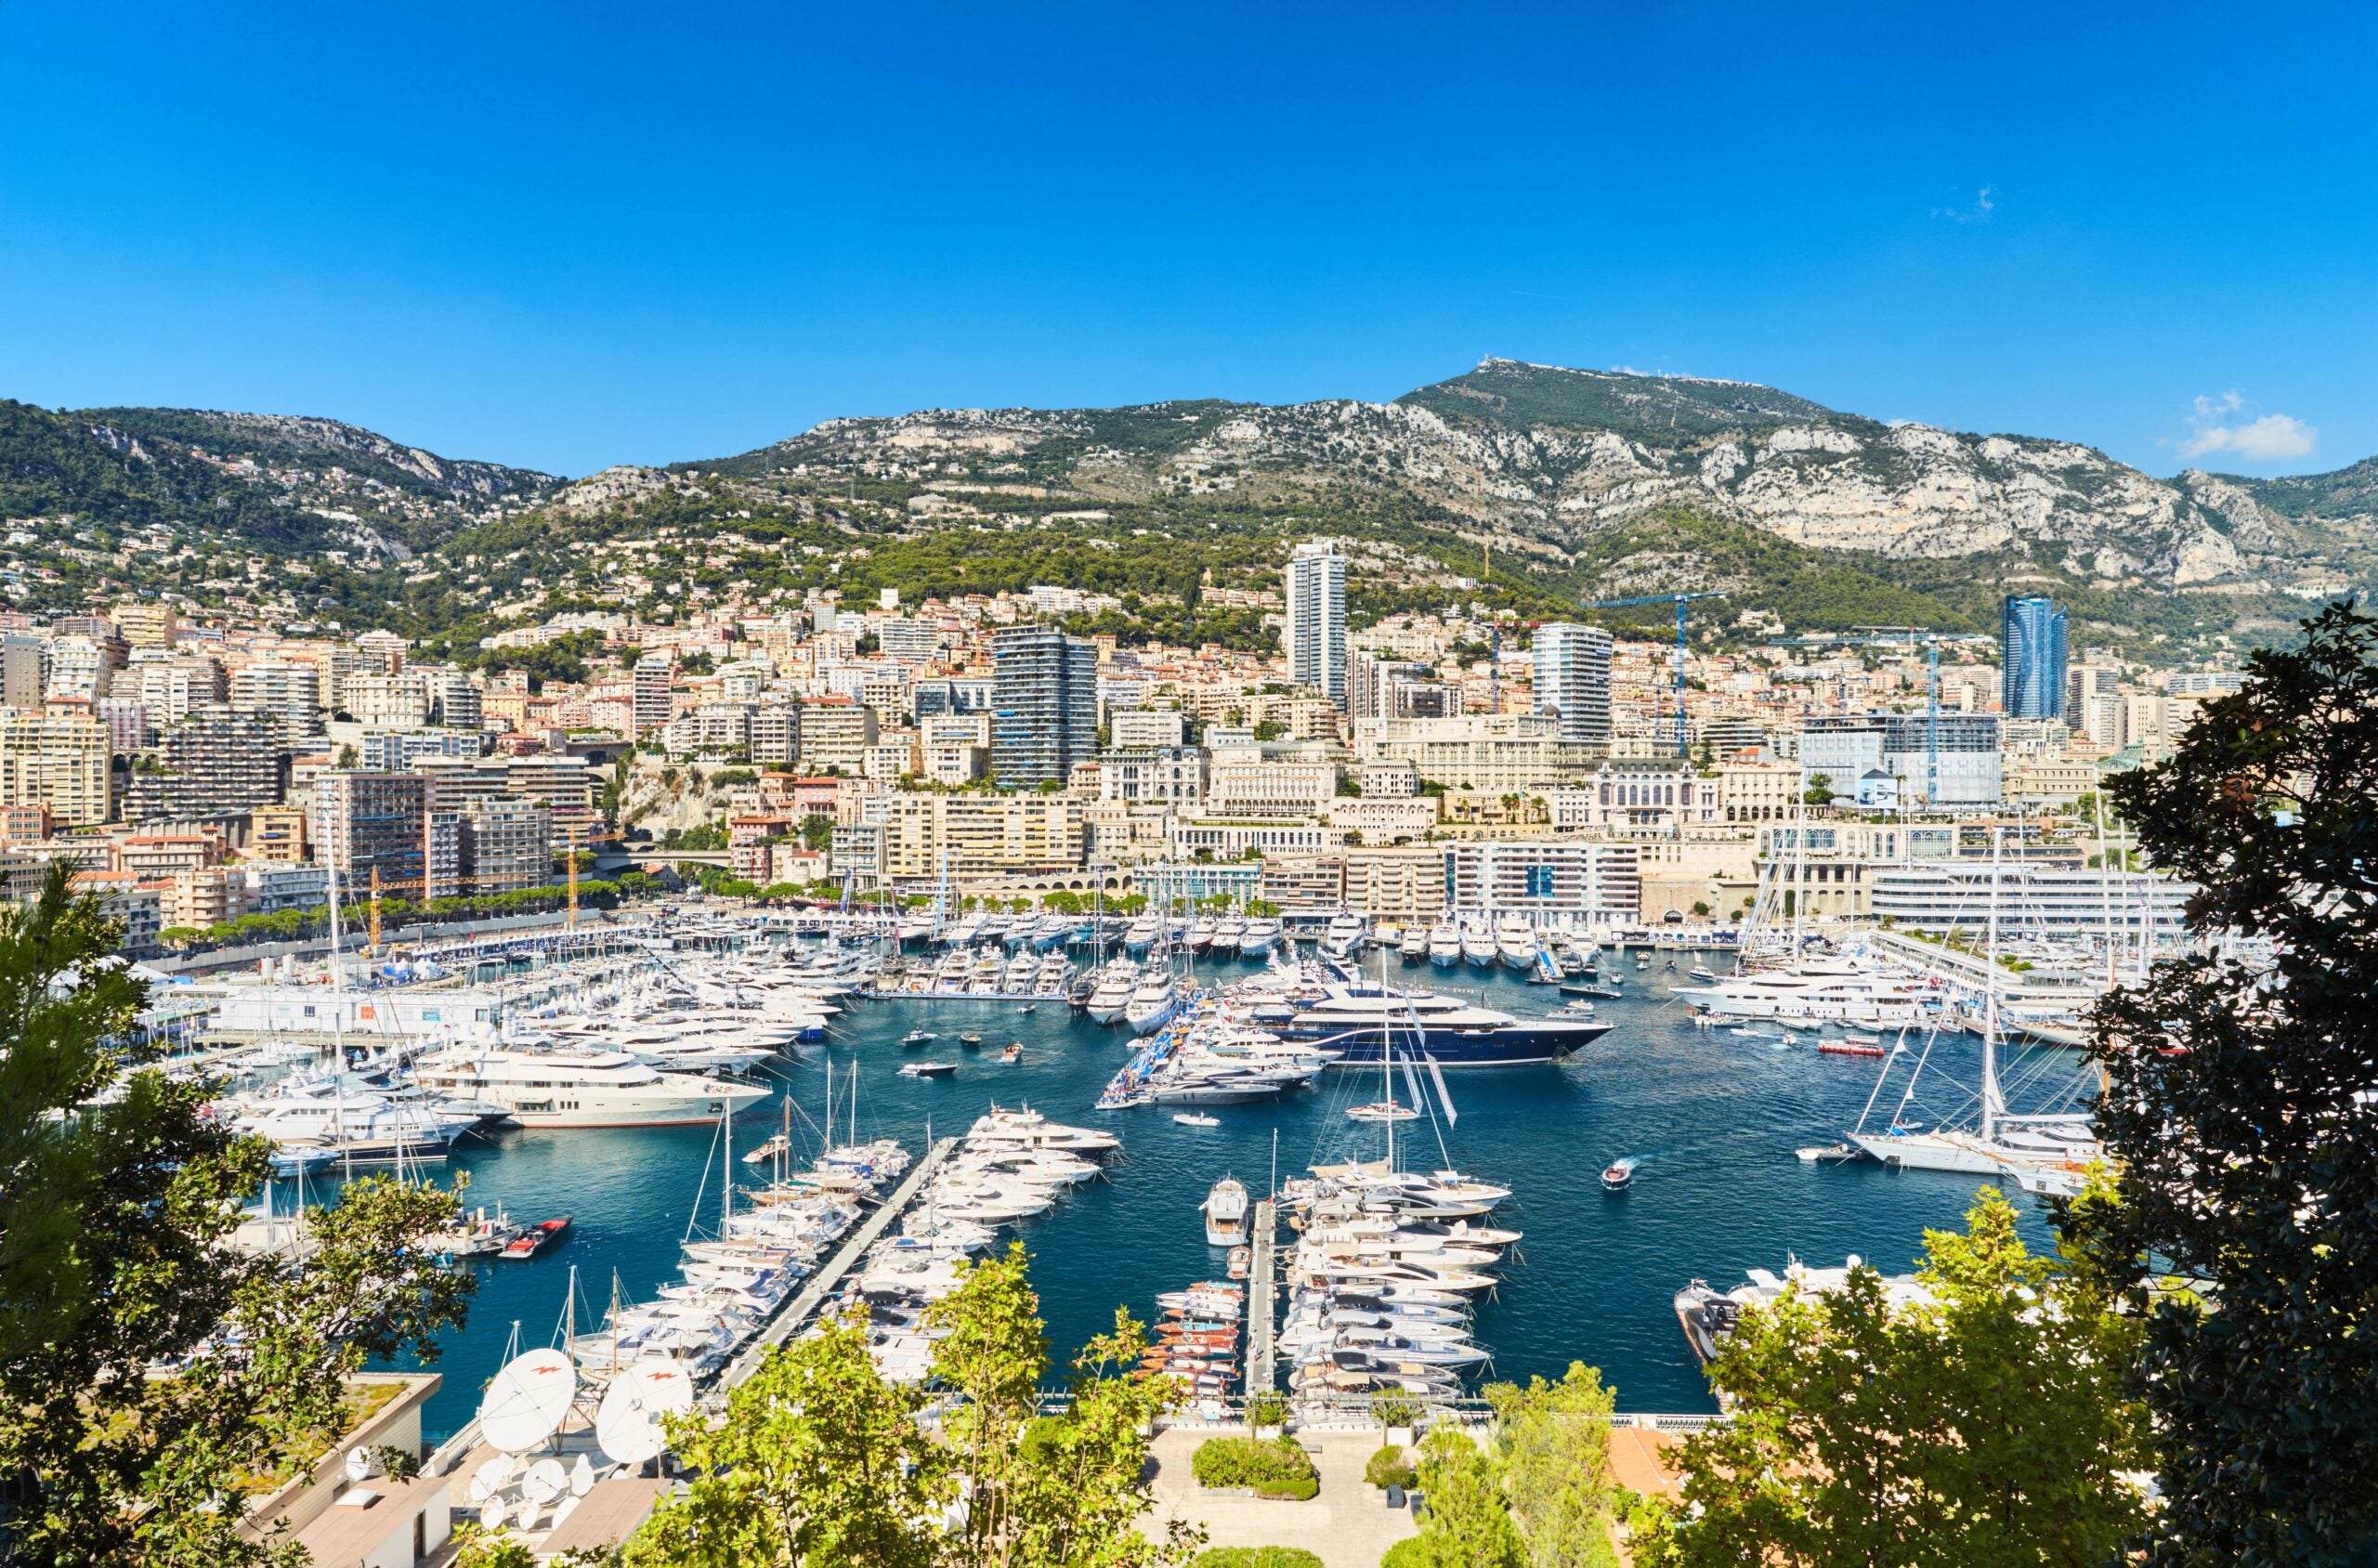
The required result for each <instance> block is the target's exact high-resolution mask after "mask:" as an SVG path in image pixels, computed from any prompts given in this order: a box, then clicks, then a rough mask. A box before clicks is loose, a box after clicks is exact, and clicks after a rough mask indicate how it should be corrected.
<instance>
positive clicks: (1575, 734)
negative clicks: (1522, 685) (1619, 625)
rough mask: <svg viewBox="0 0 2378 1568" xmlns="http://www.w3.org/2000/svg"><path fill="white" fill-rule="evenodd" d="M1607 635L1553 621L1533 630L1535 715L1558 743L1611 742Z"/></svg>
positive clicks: (1609, 644)
mask: <svg viewBox="0 0 2378 1568" xmlns="http://www.w3.org/2000/svg"><path fill="white" fill-rule="evenodd" d="M1610 654H1611V639H1610V634H1609V633H1607V632H1605V631H1603V630H1602V629H1601V627H1599V626H1579V625H1576V624H1574V623H1572V622H1569V621H1554V622H1552V623H1551V624H1549V625H1545V626H1539V627H1537V628H1536V629H1535V711H1536V712H1539V713H1543V714H1546V715H1548V716H1549V717H1550V718H1552V719H1553V721H1554V722H1555V725H1556V726H1557V729H1556V733H1558V734H1559V735H1560V737H1561V739H1563V740H1597V741H1606V740H1608V739H1609V738H1610Z"/></svg>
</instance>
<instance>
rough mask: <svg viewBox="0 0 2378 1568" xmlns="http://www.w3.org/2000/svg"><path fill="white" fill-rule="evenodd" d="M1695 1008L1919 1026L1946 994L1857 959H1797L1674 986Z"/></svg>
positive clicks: (1936, 1010) (1676, 993) (1880, 1025)
mask: <svg viewBox="0 0 2378 1568" xmlns="http://www.w3.org/2000/svg"><path fill="white" fill-rule="evenodd" d="M1669 994H1670V995H1673V996H1679V997H1682V998H1683V999H1684V1000H1685V1004H1686V1005H1687V1006H1688V1007H1690V1008H1692V1009H1693V1010H1694V1011H1696V1012H1703V1013H1711V1014H1714V1015H1716V1016H1718V1017H1721V1018H1769V1019H1776V1020H1783V1021H1789V1020H1794V1019H1806V1020H1810V1021H1835V1020H1837V1021H1840V1022H1843V1023H1849V1024H1863V1025H1866V1026H1868V1027H1870V1028H1882V1029H1895V1028H1908V1027H1912V1026H1919V1025H1922V1024H1924V1023H1925V1022H1927V1020H1928V1019H1929V1018H1931V1017H1933V1016H1935V1015H1937V1014H1938V1013H1940V1010H1941V1008H1942V1006H1943V1004H1944V1002H1945V1000H1946V994H1945V992H1944V991H1943V990H1942V989H1941V987H1939V986H1938V985H1937V984H1935V983H1933V982H1930V981H1925V980H1913V979H1906V978H1901V977H1895V976H1892V975H1888V974H1885V973H1881V972H1879V971H1877V970H1874V969H1871V968H1869V967H1867V966H1866V965H1864V964H1858V963H1838V962H1835V963H1817V962H1810V963H1797V964H1793V965H1791V966H1790V967H1788V968H1784V969H1769V970H1760V971H1757V972H1755V973H1748V974H1734V975H1729V976H1727V977H1726V978H1724V979H1722V980H1718V981H1717V982H1716V983H1714V984H1712V985H1707V986H1702V987H1691V986H1677V987H1670V993H1669Z"/></svg>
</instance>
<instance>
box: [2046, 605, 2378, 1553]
mask: <svg viewBox="0 0 2378 1568" xmlns="http://www.w3.org/2000/svg"><path fill="white" fill-rule="evenodd" d="M2304 624H2305V628H2306V638H2305V640H2304V642H2303V644H2302V645H2301V646H2300V647H2296V648H2294V649H2292V650H2287V651H2264V652H2258V653H2256V654H2255V655H2254V657H2253V659H2252V660H2251V661H2250V664H2249V670H2248V679H2247V681H2246V683H2245V686H2244V688H2243V689H2242V690H2241V691H2239V692H2238V693H2237V694H2235V695H2233V696H2230V697H2225V698H2222V699H2219V700H2217V701H2215V702H2211V703H2208V704H2206V706H2205V708H2204V711H2203V713H2202V716H2201V717H2200V718H2199V720H2198V722H2197V723H2196V725H2194V726H2192V727H2191V728H2190V729H2189V732H2188V734H2187V735H2186V736H2185V737H2184V738H2182V740H2181V742H2180V744H2179V746H2178V749H2177V750H2176V751H2175V752H2174V754H2173V755H2172V757H2171V758H2170V759H2169V760H2168V761H2166V762H2164V763H2162V764H2158V765H2156V766H2153V767H2149V768H2144V769H2140V770H2138V771H2136V772H2133V773H2128V774H2124V775H2121V776H2119V777H2115V778H2113V779H2112V780H2110V782H2109V784H2108V786H2107V789H2108V791H2109V792H2110V796H2111V798H2112V800H2113V802H2114V804H2116V805H2117V806H2118V807H2119V808H2120V811H2121V815H2122V816H2123V818H2124V819H2125V820H2126V821H2128V822H2130V823H2132V824H2134V825H2135V826H2136V830H2137V839H2138V843H2139V844H2140V846H2141V847H2142V848H2143V849H2144V851H2145V852H2146V854H2147V856H2148V857H2149V859H2151V860H2152V861H2153V862H2154V863H2155V864H2157V865H2158V866H2161V867H2162V868H2165V869H2168V870H2170V871H2171V872H2172V873H2173V874H2175V875H2176V876H2179V877H2182V878H2185V879H2186V880H2187V881H2189V882H2191V883H2193V884H2194V885H2195V887H2196V890H2197V891H2196V893H2195V894H2194V895H2193V896H2192V898H2191V900H2190V902H2189V915H2188V919H2189V927H2190V929H2191V931H2193V932H2196V933H2199V934H2203V935H2205V936H2216V935H2229V934H2239V935H2244V936H2248V937H2257V938H2263V939H2266V940H2267V944H2268V950H2267V954H2258V953H2254V952H2249V951H2244V950H2240V949H2239V948H2238V947H2236V946H2235V945H2234V944H2230V945H2224V946H2218V947H2216V946H2215V945H2214V944H2212V943H2202V944H2199V945H2198V946H2197V947H2195V948H2194V949H2193V950H2191V951H2190V952H2189V953H2187V954H2185V955H2183V956H2180V957H2177V958H2174V959H2171V960H2166V961H2164V962H2162V963H2160V964H2158V965H2157V966H2156V967H2155V970H2154V971H2153V973H2151V974H2150V975H2149V978H2148V980H2147V983H2146V984H2144V985H2143V986H2140V987H2136V988H2135V989H2129V990H2123V991H2117V992H2114V993H2113V994H2111V995H2110V996H2109V997H2108V998H2107V999H2106V1000H2104V1001H2103V1002H2102V1003H2101V1004H2100V1005H2099V1008H2098V1012H2097V1039H2096V1043H2095V1046H2094V1048H2093V1049H2094V1054H2095V1055H2096V1058H2097V1062H2098V1063H2099V1065H2101V1066H2103V1068H2104V1069H2105V1072H2106V1075H2107V1079H2108V1090H2107V1093H2106V1095H2105V1099H2104V1104H2102V1106H2101V1107H2100V1109H2099V1111H2098V1117H2097V1121H2098V1128H2099V1131H2100V1133H2101V1134H2102V1136H2103V1137H2104V1139H2105V1143H2106V1149H2107V1152H2108V1154H2109V1155H2110V1156H2112V1157H2113V1158H2114V1159H2115V1160H2116V1161H2117V1162H2118V1164H2119V1166H2120V1169H2121V1171H2122V1181H2121V1197H2122V1201H2121V1202H2120V1203H2119V1204H2112V1205H2109V1204H2097V1205H2094V1206H2086V1207H2082V1208H2078V1209H2075V1210H2074V1211H2073V1212H2071V1213H2070V1214H2068V1215H2067V1216H2066V1218H2065V1224H2066V1227H2067V1229H2068V1231H2069V1232H2070V1233H2071V1235H2073V1236H2074V1237H2075V1238H2076V1240H2077V1241H2078V1242H2080V1243H2082V1244H2084V1245H2087V1246H2090V1247H2092V1248H2096V1249H2097V1251H2099V1252H2100V1253H2101V1254H2102V1255H2103V1256H2104V1257H2105V1258H2106V1259H2107V1260H2108V1266H2109V1267H2110V1268H2111V1269H2113V1270H2114V1271H2116V1273H2117V1274H2119V1275H2120V1276H2121V1277H2122V1278H2123V1280H2124V1283H2125V1284H2126V1285H2128V1286H2129V1287H2130V1289H2131V1291H2132V1294H2133V1296H2134V1299H2135V1300H2137V1301H2138V1302H2139V1303H2140V1304H2141V1307H2142V1310H2143V1311H2144V1312H2145V1313H2146V1318H2147V1333H2146V1339H2145V1345H2144V1348H2143V1350H2142V1352H2141V1353H2142V1361H2141V1379H2142V1380H2141V1387H2142V1389H2143V1391H2144V1392H2145V1396H2146V1398H2147V1400H2148V1402H2149V1405H2150V1406H2151V1408H2152V1410H2153V1413H2154V1417H2155V1421H2156V1424H2157V1427H2158V1429H2159V1431H2160V1433H2161V1435H2162V1454H2161V1473H2162V1488H2163V1492H2164V1496H2165V1506H2164V1507H2163V1509H2162V1510H2161V1511H2160V1512H2159V1514H2158V1516H2157V1520H2156V1536H2157V1538H2156V1541H2155V1547H2156V1553H2155V1555H2156V1560H2157V1561H2166V1562H2175V1563H2188V1564H2196V1563H2207V1564H2210V1563H2216V1562H2217V1563H2223V1564H2228V1563H2280V1562H2285V1563H2291V1564H2314V1565H2317V1564H2325V1563H2342V1562H2366V1561H2370V1560H2371V1556H2372V1554H2373V1553H2378V1398H2372V1397H2371V1394H2370V1392H2369V1391H2370V1390H2371V1389H2372V1388H2373V1387H2378V1333H2373V1332H2372V1326H2373V1324H2378V1117H2373V1115H2372V1109H2371V1104H2372V1102H2371V1093H2372V1091H2373V1090H2378V1065H2373V1064H2378V1009H2372V1008H2371V1005H2370V1002H2371V997H2372V996H2373V995H2378V621H2373V620H2372V619H2371V617H2369V616H2366V615H2362V614H2360V613H2358V612H2357V611H2355V610H2354V609H2352V608H2350V607H2348V606H2345V605H2343V604H2337V605H2332V606H2330V607H2329V608H2327V609H2325V610H2323V611H2322V612H2321V613H2320V614H2319V615H2318V616H2316V617H2314V618H2312V619H2311V620H2308V621H2306V622H2305V623H2304ZM2149 1258H2153V1259H2157V1260H2161V1261H2162V1266H2164V1267H2168V1268H2169V1269H2171V1270H2173V1271H2175V1272H2176V1273H2177V1274H2181V1275H2185V1276H2189V1277H2190V1278H2192V1279H2195V1280H2199V1281H2202V1289H2201V1290H2197V1291H2166V1292H2162V1293H2160V1294H2158V1295H2155V1296H2153V1297H2151V1298H2150V1297H2149V1296H2148V1295H2147V1293H2146V1289H2145V1284H2146V1279H2145V1275H2146V1269H2147V1266H2148V1260H2149ZM2348 1391H2353V1392H2348Z"/></svg>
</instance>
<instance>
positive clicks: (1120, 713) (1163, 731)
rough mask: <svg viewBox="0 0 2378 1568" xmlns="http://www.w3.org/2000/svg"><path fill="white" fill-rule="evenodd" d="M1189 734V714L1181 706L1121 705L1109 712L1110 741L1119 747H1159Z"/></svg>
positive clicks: (1178, 741)
mask: <svg viewBox="0 0 2378 1568" xmlns="http://www.w3.org/2000/svg"><path fill="white" fill-rule="evenodd" d="M1188 738H1189V715H1187V714H1186V713H1183V712H1182V711H1181V710H1180V709H1178V708H1117V709H1113V710H1111V711H1110V712H1108V713H1107V715H1106V743H1107V745H1109V746H1111V747H1113V748H1114V749H1115V750H1116V751H1161V750H1163V749H1164V748H1166V747H1169V746H1182V745H1185V744H1187V742H1188Z"/></svg>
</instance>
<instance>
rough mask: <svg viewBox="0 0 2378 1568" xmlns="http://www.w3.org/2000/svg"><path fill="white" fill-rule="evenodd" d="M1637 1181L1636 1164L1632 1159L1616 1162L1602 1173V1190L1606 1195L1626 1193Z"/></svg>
mask: <svg viewBox="0 0 2378 1568" xmlns="http://www.w3.org/2000/svg"><path fill="white" fill-rule="evenodd" d="M1634 1181H1635V1162H1634V1161H1633V1160H1631V1159H1622V1160H1616V1161H1614V1162H1613V1163H1612V1164H1611V1165H1609V1166H1608V1167H1607V1168H1605V1169H1603V1171H1602V1173H1601V1190H1602V1191H1604V1192H1606V1193H1619V1192H1625V1191H1626V1190H1627V1188H1628V1187H1629V1186H1631V1185H1633V1184H1634Z"/></svg>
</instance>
